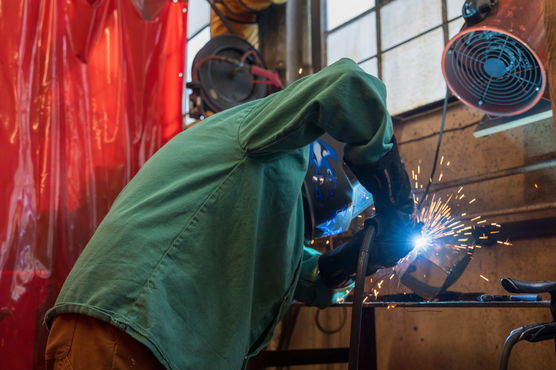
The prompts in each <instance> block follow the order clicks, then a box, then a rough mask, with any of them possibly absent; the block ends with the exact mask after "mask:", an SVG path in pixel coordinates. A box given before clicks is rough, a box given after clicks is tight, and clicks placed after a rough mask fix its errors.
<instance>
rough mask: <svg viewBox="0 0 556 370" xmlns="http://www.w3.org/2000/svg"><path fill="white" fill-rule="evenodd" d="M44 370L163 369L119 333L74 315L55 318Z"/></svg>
mask: <svg viewBox="0 0 556 370" xmlns="http://www.w3.org/2000/svg"><path fill="white" fill-rule="evenodd" d="M46 368H47V370H51V369H52V370H65V369H76V370H78V369H81V370H92V369H99V370H104V369H136V370H153V369H157V370H158V369H164V366H162V365H161V364H160V362H158V360H157V359H156V358H155V357H154V355H153V353H152V352H151V351H150V350H149V349H148V348H147V347H146V346H145V345H143V344H142V343H140V342H138V341H137V340H135V339H133V338H132V337H131V336H130V335H128V334H126V333H125V332H124V331H123V330H120V329H118V328H117V327H115V326H113V325H110V324H108V323H106V322H104V321H102V320H97V319H95V318H92V317H90V316H86V315H78V314H63V315H59V316H56V317H55V318H54V321H53V323H52V328H51V330H50V334H49V336H48V342H47V344H46Z"/></svg>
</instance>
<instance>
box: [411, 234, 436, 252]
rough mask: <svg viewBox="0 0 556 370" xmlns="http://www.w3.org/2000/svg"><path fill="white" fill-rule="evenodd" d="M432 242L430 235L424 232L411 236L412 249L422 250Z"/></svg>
mask: <svg viewBox="0 0 556 370" xmlns="http://www.w3.org/2000/svg"><path fill="white" fill-rule="evenodd" d="M431 244H432V240H431V237H430V236H428V235H424V234H422V233H421V234H419V235H416V236H415V237H414V238H413V249H415V250H417V251H422V250H424V249H426V248H427V247H429V246H430V245H431Z"/></svg>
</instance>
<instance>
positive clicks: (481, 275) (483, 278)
mask: <svg viewBox="0 0 556 370" xmlns="http://www.w3.org/2000/svg"><path fill="white" fill-rule="evenodd" d="M479 276H480V277H481V278H482V279H484V280H486V281H488V278H486V277H484V276H483V275H479Z"/></svg>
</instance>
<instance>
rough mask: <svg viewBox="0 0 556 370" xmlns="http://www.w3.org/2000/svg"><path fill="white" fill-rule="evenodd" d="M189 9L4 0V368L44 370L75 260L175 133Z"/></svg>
mask: <svg viewBox="0 0 556 370" xmlns="http://www.w3.org/2000/svg"><path fill="white" fill-rule="evenodd" d="M186 7H187V3H186V1H179V2H178V1H177V0H173V1H170V0H68V1H65V0H64V1H62V0H20V1H13V0H0V19H1V22H0V35H2V46H1V47H0V61H1V64H0V81H1V82H0V83H1V86H2V89H0V148H1V150H0V165H1V167H0V209H1V211H0V359H1V360H0V364H1V365H0V367H1V368H2V369H12V370H13V369H31V368H37V369H38V368H42V367H43V361H44V360H43V358H44V343H45V340H46V337H47V331H46V329H45V327H44V326H43V324H42V320H43V315H44V312H45V311H46V310H47V309H48V308H49V307H50V306H51V305H52V304H53V302H54V300H55V298H56V296H57V294H58V292H59V289H60V287H61V285H62V283H63V281H64V279H65V277H66V276H67V274H68V272H69V270H70V268H71V266H72V264H73V263H74V262H75V260H76V258H77V257H78V255H79V253H80V252H81V250H82V249H83V248H84V247H85V245H86V243H87V241H88V239H89V238H90V237H91V235H92V233H93V232H94V230H95V228H96V226H97V225H98V224H99V222H100V221H101V220H102V218H103V216H104V215H105V214H106V212H107V211H108V209H109V207H110V205H111V203H112V202H113V200H114V198H115V197H116V195H117V194H118V193H119V191H120V190H121V189H122V188H123V186H124V185H125V184H126V183H127V182H128V181H129V180H130V178H131V177H132V176H133V175H134V174H135V172H136V171H137V170H138V168H139V167H140V166H141V165H142V164H143V163H144V162H145V161H146V160H147V159H148V158H149V156H151V155H152V154H153V153H154V152H155V151H156V150H157V149H158V148H159V147H160V146H161V145H162V144H163V143H164V142H166V141H167V140H169V139H170V138H171V137H172V136H173V135H175V134H176V133H178V132H179V131H180V130H181V128H182V117H181V104H182V100H181V98H182V89H183V67H184V54H185V40H186V15H187V9H186Z"/></svg>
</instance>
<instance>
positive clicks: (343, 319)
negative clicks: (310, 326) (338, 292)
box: [315, 308, 347, 335]
mask: <svg viewBox="0 0 556 370" xmlns="http://www.w3.org/2000/svg"><path fill="white" fill-rule="evenodd" d="M321 311H322V310H321V309H318V310H317V312H316V313H315V325H316V326H317V328H318V329H319V330H320V331H321V332H323V333H324V334H328V335H331V334H336V333H339V332H340V331H341V330H342V329H343V328H344V326H346V322H347V310H346V309H345V308H342V309H341V311H340V312H341V313H342V316H341V317H340V323H339V324H338V327H337V328H334V329H327V328H325V327H324V326H323V325H322V324H321V322H320V312H321Z"/></svg>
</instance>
